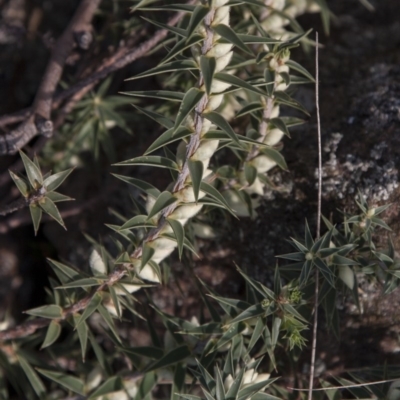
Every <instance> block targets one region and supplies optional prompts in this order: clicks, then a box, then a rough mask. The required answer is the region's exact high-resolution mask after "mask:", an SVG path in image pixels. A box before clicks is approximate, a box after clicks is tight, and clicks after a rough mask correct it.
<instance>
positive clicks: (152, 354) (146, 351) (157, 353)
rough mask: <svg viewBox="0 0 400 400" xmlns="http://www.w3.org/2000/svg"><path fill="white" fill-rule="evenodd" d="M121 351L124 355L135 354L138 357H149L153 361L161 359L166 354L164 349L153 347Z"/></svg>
mask: <svg viewBox="0 0 400 400" xmlns="http://www.w3.org/2000/svg"><path fill="white" fill-rule="evenodd" d="M121 351H122V352H124V353H129V354H134V355H136V356H141V357H148V358H153V359H160V358H161V357H163V355H164V352H163V350H162V349H160V348H158V347H153V346H140V347H130V348H129V349H128V348H125V347H123V348H121Z"/></svg>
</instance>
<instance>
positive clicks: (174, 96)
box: [120, 90, 184, 101]
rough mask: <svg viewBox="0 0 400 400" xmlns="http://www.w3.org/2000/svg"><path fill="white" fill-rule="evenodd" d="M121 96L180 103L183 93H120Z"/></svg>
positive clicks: (151, 91) (148, 91)
mask: <svg viewBox="0 0 400 400" xmlns="http://www.w3.org/2000/svg"><path fill="white" fill-rule="evenodd" d="M120 93H121V94H124V95H127V96H133V97H144V98H146V99H149V98H153V99H159V100H168V101H182V99H183V96H184V93H180V92H171V91H168V90H146V91H135V92H120Z"/></svg>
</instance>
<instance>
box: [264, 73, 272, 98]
mask: <svg viewBox="0 0 400 400" xmlns="http://www.w3.org/2000/svg"><path fill="white" fill-rule="evenodd" d="M264 79H265V83H266V84H267V86H266V89H267V93H268V96H272V94H273V92H274V89H275V71H273V70H271V69H269V68H265V69H264Z"/></svg>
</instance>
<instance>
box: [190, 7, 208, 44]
mask: <svg viewBox="0 0 400 400" xmlns="http://www.w3.org/2000/svg"><path fill="white" fill-rule="evenodd" d="M209 11H210V9H209V8H208V7H205V6H203V5H201V4H200V5H198V6H196V8H195V9H194V11H193V14H192V16H191V17H190V21H189V25H188V27H187V30H186V36H187V39H190V37H191V36H192V35H193V33H194V31H195V30H196V28H197V27H198V26H199V24H200V23H201V22H202V21H203V20H204V18H205V17H206V15H207V14H208V12H209Z"/></svg>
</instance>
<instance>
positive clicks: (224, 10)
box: [211, 6, 230, 26]
mask: <svg viewBox="0 0 400 400" xmlns="http://www.w3.org/2000/svg"><path fill="white" fill-rule="evenodd" d="M229 10H230V7H229V6H225V7H219V8H218V9H217V10H216V11H215V14H214V19H213V21H212V24H211V26H217V25H219V24H224V25H228V26H229Z"/></svg>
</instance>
